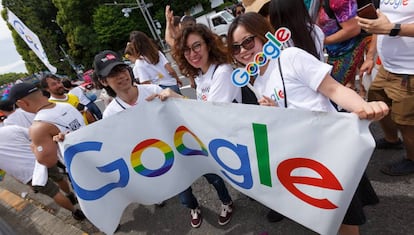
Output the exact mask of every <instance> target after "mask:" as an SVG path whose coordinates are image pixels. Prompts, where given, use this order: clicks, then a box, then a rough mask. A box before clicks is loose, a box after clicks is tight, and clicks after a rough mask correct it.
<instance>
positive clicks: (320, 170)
mask: <svg viewBox="0 0 414 235" xmlns="http://www.w3.org/2000/svg"><path fill="white" fill-rule="evenodd" d="M251 129H252V131H253V139H254V146H252V147H253V149H255V151H254V150H253V152H255V156H250V153H249V146H248V145H244V144H242V143H232V142H230V141H229V140H226V139H222V138H216V139H212V140H210V141H209V142H208V145H204V143H203V142H201V140H200V139H199V138H198V137H197V136H196V135H195V134H194V133H193V132H192V131H190V130H189V129H188V128H187V127H185V126H179V127H178V128H177V129H176V130H175V133H174V146H175V149H176V150H177V152H179V153H181V155H178V157H188V156H190V157H192V158H197V157H203V158H205V157H212V159H213V160H214V161H215V162H216V163H217V164H218V165H219V166H220V167H221V172H222V173H223V175H224V176H225V177H226V178H227V179H228V180H229V181H231V182H232V183H233V184H235V185H237V186H239V187H241V188H243V189H245V190H248V189H251V188H252V187H253V184H254V183H255V182H256V181H254V180H253V172H256V173H257V174H258V183H259V184H260V185H261V186H263V187H272V186H273V183H272V175H274V177H277V179H278V180H279V181H280V183H281V184H282V185H283V187H284V188H285V189H286V190H288V191H289V192H290V193H291V194H293V195H295V196H296V197H297V198H299V199H301V200H302V201H304V202H306V203H308V204H310V205H312V206H314V207H318V208H322V209H336V208H337V205H335V204H334V203H332V202H331V201H330V200H328V199H327V198H315V197H314V196H311V195H308V194H306V193H305V192H303V191H302V190H301V188H300V187H298V186H299V185H306V186H311V187H318V188H326V189H331V190H337V191H342V190H343V187H342V186H341V184H340V182H339V181H338V180H337V178H336V177H335V175H334V174H333V173H332V172H331V171H330V170H329V169H328V168H327V167H326V166H324V165H323V164H322V163H320V162H318V161H315V160H313V159H308V158H305V157H294V158H288V159H285V160H283V161H281V162H280V163H278V165H277V166H273V165H271V164H270V152H269V139H268V134H267V126H266V125H264V124H260V123H252V126H251ZM186 134H188V135H187V136H188V137H189V138H191V137H192V138H193V140H195V142H197V143H198V144H199V147H200V149H199V150H195V149H190V148H188V147H187V146H185V144H184V140H183V137H184V135H186ZM102 146H103V143H102V142H93V141H89V142H81V143H77V144H74V145H71V146H69V147H67V149H66V150H65V152H64V159H65V163H66V166H67V170H68V173H69V176H70V178H71V180H72V185H73V188H74V189H75V191H76V193H77V195H78V197H79V198H81V199H83V200H87V201H92V200H98V199H100V198H102V197H104V196H105V195H106V194H108V193H109V192H111V191H112V190H115V189H117V188H124V187H127V186H128V184H129V183H130V182H129V179H130V171H129V168H130V167H131V166H132V168H133V170H134V171H135V172H136V173H138V174H139V175H141V176H143V177H148V178H152V179H153V178H154V177H159V176H162V175H164V174H165V173H167V172H168V171H170V170H174V169H173V164H174V158H175V156H174V150H173V149H172V148H171V147H170V145H169V144H168V143H167V142H164V141H162V140H159V139H155V138H150V139H145V140H143V141H141V142H139V143H138V144H137V145H136V146H135V147H134V148H133V150H132V151H131V158H130V163H131V166H129V165H128V164H127V162H126V161H125V158H124V157H122V156H120V157H115V156H114V159H115V160H112V162H110V163H108V164H106V165H104V166H91V170H94V171H96V170H98V171H99V172H100V173H103V174H102V176H100V177H101V178H103V179H105V176H106V175H113V174H114V172H117V173H118V175H119V178H118V179H117V180H116V181H115V182H113V178H111V177H109V178H108V181H109V182H107V183H106V184H105V185H102V186H101V187H100V188H97V189H86V188H83V187H82V186H81V185H79V184H78V182H76V179H75V178H73V177H72V169H71V164H72V161H73V159H74V158H75V157H76V156H77V154H79V153H83V152H93V151H95V152H100V151H101V149H102ZM206 146H208V149H207V148H206ZM152 148H155V149H158V150H160V151H161V152H162V153H163V158H164V164H163V165H162V166H161V167H160V168H159V169H154V170H152V169H148V168H146V167H145V166H144V164H143V163H142V162H141V156H142V154H143V153H144V152H145V151H147V150H148V149H152ZM222 150H226V151H225V152H227V153H229V152H231V155H228V154H227V155H225V156H224V157H226V158H228V157H234V158H236V159H237V160H238V161H239V162H240V164H239V165H238V166H237V167H234V166H230V165H228V163H227V161H223V160H222V159H223V158H224V157H223V156H220V155H221V154H222V153H223V151H222ZM151 157H152V156H151ZM154 157H157V156H154ZM253 157H255V160H256V161H257V166H255V169H257V170H256V171H252V166H251V165H250V162H251V158H253ZM256 167H257V168H256ZM299 168H308V169H310V170H312V171H314V172H316V173H317V174H319V176H317V177H315V176H314V175H310V176H308V175H298V176H295V174H292V172H294V171H295V170H296V169H299ZM105 173H106V174H105ZM132 183H133V182H132Z"/></svg>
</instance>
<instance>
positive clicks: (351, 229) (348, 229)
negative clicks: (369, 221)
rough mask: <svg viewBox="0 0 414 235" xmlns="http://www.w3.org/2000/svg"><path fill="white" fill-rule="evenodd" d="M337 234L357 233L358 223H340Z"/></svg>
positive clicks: (355, 234)
mask: <svg viewBox="0 0 414 235" xmlns="http://www.w3.org/2000/svg"><path fill="white" fill-rule="evenodd" d="M338 234H339V235H359V226H358V225H347V224H341V227H339V231H338Z"/></svg>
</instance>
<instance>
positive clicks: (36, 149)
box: [29, 122, 59, 167]
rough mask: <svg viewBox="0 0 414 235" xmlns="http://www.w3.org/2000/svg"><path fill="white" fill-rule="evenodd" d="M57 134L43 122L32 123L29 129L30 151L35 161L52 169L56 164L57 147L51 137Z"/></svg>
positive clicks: (55, 129) (51, 126)
mask: <svg viewBox="0 0 414 235" xmlns="http://www.w3.org/2000/svg"><path fill="white" fill-rule="evenodd" d="M58 133H59V130H58V129H57V128H56V127H55V126H53V125H52V124H49V123H43V122H34V123H33V125H32V126H31V127H30V129H29V135H30V138H31V140H32V144H31V148H32V151H33V153H34V155H35V156H36V159H37V161H38V162H39V163H40V164H43V165H45V166H46V167H52V166H54V165H56V163H57V162H58V156H57V151H58V146H57V144H56V142H54V141H53V136H55V135H57V134H58Z"/></svg>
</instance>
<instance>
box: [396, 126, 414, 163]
mask: <svg viewBox="0 0 414 235" xmlns="http://www.w3.org/2000/svg"><path fill="white" fill-rule="evenodd" d="M398 128H399V129H400V130H401V135H402V137H403V139H404V146H405V150H406V151H407V158H408V159H410V160H411V161H414V126H407V125H405V126H402V125H398Z"/></svg>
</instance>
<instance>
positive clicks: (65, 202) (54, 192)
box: [0, 125, 85, 220]
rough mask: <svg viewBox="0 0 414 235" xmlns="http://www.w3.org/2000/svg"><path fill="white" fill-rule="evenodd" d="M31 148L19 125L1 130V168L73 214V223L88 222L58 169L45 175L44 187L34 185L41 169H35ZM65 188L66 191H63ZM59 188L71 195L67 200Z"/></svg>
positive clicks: (26, 135) (27, 135) (53, 169)
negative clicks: (37, 173)
mask: <svg viewBox="0 0 414 235" xmlns="http://www.w3.org/2000/svg"><path fill="white" fill-rule="evenodd" d="M30 144H31V142H30V139H29V133H28V129H27V128H25V127H21V126H17V125H7V126H4V127H2V128H0V168H1V169H3V170H5V171H6V172H7V174H8V175H10V176H12V177H13V178H15V179H16V180H17V181H19V182H20V183H22V184H27V185H30V186H32V185H33V186H32V189H33V191H34V192H35V193H37V192H39V193H41V194H44V195H46V196H48V197H50V198H52V199H53V200H54V201H55V202H56V204H58V205H59V206H61V207H63V208H65V209H67V210H69V211H71V212H72V217H73V218H74V219H76V220H83V219H85V215H84V214H83V212H82V211H81V210H79V209H76V208H75V207H74V204H76V202H77V201H76V197H75V195H74V194H73V192H70V188H69V184H68V182H67V180H66V179H65V176H64V175H63V174H62V173H60V172H59V170H58V169H57V168H56V167H54V168H49V169H50V170H49V169H48V171H47V174H45V175H43V177H45V179H44V181H45V182H44V183H43V185H37V184H36V183H34V182H35V181H36V180H35V178H36V177H37V175H36V174H35V172H36V170H37V169H38V166H36V164H37V163H36V157H35V156H34V155H33V152H32V150H31V148H30ZM45 173H46V172H45ZM63 185H65V186H66V187H62V186H63ZM59 188H61V189H62V190H63V191H65V192H66V193H68V195H67V196H65V195H64V194H63V193H62V192H60V189H59ZM65 189H66V190H65Z"/></svg>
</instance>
